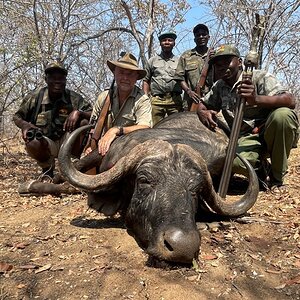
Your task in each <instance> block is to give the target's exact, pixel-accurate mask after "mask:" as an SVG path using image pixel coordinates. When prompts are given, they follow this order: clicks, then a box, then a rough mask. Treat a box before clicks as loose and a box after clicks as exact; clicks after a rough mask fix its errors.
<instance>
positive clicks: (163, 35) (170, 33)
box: [158, 31, 177, 41]
mask: <svg viewBox="0 0 300 300" xmlns="http://www.w3.org/2000/svg"><path fill="white" fill-rule="evenodd" d="M165 38H171V39H173V40H176V38H177V35H176V33H175V32H174V31H164V32H162V33H161V34H160V35H159V36H158V39H159V41H161V40H163V39H165Z"/></svg>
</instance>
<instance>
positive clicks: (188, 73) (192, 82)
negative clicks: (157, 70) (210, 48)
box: [174, 48, 212, 93]
mask: <svg viewBox="0 0 300 300" xmlns="http://www.w3.org/2000/svg"><path fill="white" fill-rule="evenodd" d="M206 55H207V53H206V54H204V55H201V54H199V53H198V52H197V50H196V48H194V49H191V50H187V51H185V52H183V53H182V55H181V56H180V57H179V61H178V65H177V68H176V72H175V76H174V79H175V80H178V81H186V83H187V84H188V85H189V87H190V89H191V90H193V91H196V87H197V84H198V82H199V79H200V75H201V71H202V68H203V65H204V60H205V58H206ZM211 86H212V70H211V68H210V69H209V71H208V75H207V77H206V87H205V93H207V92H208V90H209V88H210V87H211Z"/></svg>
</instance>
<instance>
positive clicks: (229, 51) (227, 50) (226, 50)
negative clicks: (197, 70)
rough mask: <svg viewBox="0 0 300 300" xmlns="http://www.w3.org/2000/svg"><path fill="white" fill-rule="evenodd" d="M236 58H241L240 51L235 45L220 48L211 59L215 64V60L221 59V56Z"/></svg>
mask: <svg viewBox="0 0 300 300" xmlns="http://www.w3.org/2000/svg"><path fill="white" fill-rule="evenodd" d="M225 55H226V56H229V55H230V56H236V57H240V56H241V55H240V52H239V50H238V49H237V47H235V46H233V45H221V46H219V47H217V48H216V49H215V54H214V56H213V57H212V58H211V59H210V61H209V62H210V63H213V62H214V60H215V59H216V58H217V57H220V56H225Z"/></svg>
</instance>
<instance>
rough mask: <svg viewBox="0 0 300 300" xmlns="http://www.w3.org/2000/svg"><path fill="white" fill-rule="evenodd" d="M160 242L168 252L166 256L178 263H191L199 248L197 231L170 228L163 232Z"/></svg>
mask: <svg viewBox="0 0 300 300" xmlns="http://www.w3.org/2000/svg"><path fill="white" fill-rule="evenodd" d="M161 241H162V242H163V246H164V249H165V250H166V251H167V252H168V254H167V256H169V258H170V259H171V260H173V261H178V262H191V261H192V259H193V258H195V257H196V256H197V253H198V252H199V248H200V235H199V232H198V231H197V230H189V231H183V230H181V229H177V228H171V229H168V230H165V232H164V234H163V239H162V240H161Z"/></svg>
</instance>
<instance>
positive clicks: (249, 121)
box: [204, 70, 287, 135]
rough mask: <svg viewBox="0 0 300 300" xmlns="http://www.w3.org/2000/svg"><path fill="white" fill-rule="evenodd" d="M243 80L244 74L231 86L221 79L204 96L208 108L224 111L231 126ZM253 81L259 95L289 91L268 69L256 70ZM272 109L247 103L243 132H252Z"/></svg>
mask: <svg viewBox="0 0 300 300" xmlns="http://www.w3.org/2000/svg"><path fill="white" fill-rule="evenodd" d="M241 80H242V74H241V76H240V78H239V80H238V81H237V82H236V83H235V85H234V86H233V87H230V86H228V85H227V84H226V83H225V82H224V81H223V80H222V79H220V80H218V81H217V82H215V84H214V85H213V87H212V88H211V90H210V92H209V93H208V94H207V95H206V96H205V98H204V102H205V103H206V106H207V108H208V109H212V110H215V111H220V110H221V111H222V113H223V116H224V118H225V120H226V122H227V123H228V125H229V126H230V127H232V123H233V118H234V115H235V109H236V104H237V99H238V94H237V91H236V86H237V84H238V83H239V82H240V81H241ZM252 81H253V84H254V86H255V88H256V93H257V95H265V96H274V95H278V94H282V93H285V92H287V90H286V89H285V88H284V87H283V86H282V85H281V84H280V83H279V81H278V80H277V79H276V78H275V76H274V75H272V74H270V73H268V72H266V71H262V70H254V71H253V77H252ZM271 111H272V109H268V108H263V107H258V106H257V105H255V106H249V105H247V103H246V107H245V111H244V117H243V123H242V127H241V134H242V135H243V134H245V133H251V132H252V130H253V128H254V127H257V126H260V125H261V124H263V123H264V122H265V121H266V119H267V117H268V115H269V114H270V112H271Z"/></svg>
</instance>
